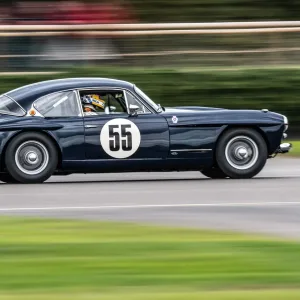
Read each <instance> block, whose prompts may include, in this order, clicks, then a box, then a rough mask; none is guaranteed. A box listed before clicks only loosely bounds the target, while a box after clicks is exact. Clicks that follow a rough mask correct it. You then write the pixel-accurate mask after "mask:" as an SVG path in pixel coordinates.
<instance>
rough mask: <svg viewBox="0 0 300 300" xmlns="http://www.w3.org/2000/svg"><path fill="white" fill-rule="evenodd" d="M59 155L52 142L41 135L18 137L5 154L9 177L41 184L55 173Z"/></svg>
mask: <svg viewBox="0 0 300 300" xmlns="http://www.w3.org/2000/svg"><path fill="white" fill-rule="evenodd" d="M57 163H58V155H57V151H56V148H55V146H54V145H53V143H52V141H51V140H50V139H49V138H48V137H46V136H45V135H43V134H41V133H34V132H27V133H23V134H20V135H18V136H16V137H15V138H14V139H13V140H12V141H11V142H10V143H9V145H8V147H7V149H6V152H5V165H6V168H7V171H8V173H9V175H10V176H11V177H12V178H13V179H15V180H16V181H19V182H22V183H41V182H44V181H45V180H47V179H48V178H49V177H50V176H51V175H52V174H53V172H54V171H55V169H56V167H57Z"/></svg>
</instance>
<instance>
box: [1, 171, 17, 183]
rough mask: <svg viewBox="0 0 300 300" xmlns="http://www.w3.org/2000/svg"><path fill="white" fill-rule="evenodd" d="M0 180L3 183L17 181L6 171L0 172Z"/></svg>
mask: <svg viewBox="0 0 300 300" xmlns="http://www.w3.org/2000/svg"><path fill="white" fill-rule="evenodd" d="M0 181H2V182H5V183H18V181H17V180H15V179H14V178H13V177H12V176H11V175H9V174H8V173H1V174H0Z"/></svg>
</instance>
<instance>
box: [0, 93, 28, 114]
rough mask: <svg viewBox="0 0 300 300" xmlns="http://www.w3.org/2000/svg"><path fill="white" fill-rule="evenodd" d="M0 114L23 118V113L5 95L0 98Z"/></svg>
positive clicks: (19, 107)
mask: <svg viewBox="0 0 300 300" xmlns="http://www.w3.org/2000/svg"><path fill="white" fill-rule="evenodd" d="M0 114H6V115H14V116H24V115H25V111H24V110H23V109H22V108H21V106H19V105H18V104H17V103H16V102H15V101H14V100H12V99H11V98H9V97H8V96H6V95H2V96H0Z"/></svg>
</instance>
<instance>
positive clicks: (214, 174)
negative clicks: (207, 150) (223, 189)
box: [200, 167, 228, 179]
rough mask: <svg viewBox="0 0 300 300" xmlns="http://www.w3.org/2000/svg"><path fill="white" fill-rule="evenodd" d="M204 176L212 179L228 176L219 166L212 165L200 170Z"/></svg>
mask: <svg viewBox="0 0 300 300" xmlns="http://www.w3.org/2000/svg"><path fill="white" fill-rule="evenodd" d="M200 172H201V173H202V174H203V175H204V176H206V177H209V178H212V179H224V178H226V177H228V176H227V175H226V174H225V173H224V172H223V171H222V170H220V169H219V168H217V167H212V168H209V169H204V170H201V171H200Z"/></svg>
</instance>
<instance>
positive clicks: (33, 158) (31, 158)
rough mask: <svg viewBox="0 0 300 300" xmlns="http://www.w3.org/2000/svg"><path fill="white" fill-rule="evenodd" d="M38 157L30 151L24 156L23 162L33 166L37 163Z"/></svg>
mask: <svg viewBox="0 0 300 300" xmlns="http://www.w3.org/2000/svg"><path fill="white" fill-rule="evenodd" d="M38 159H39V156H38V154H37V153H36V152H33V151H30V152H28V153H26V155H25V161H26V162H27V163H29V164H30V165H34V164H36V163H37V162H38Z"/></svg>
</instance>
